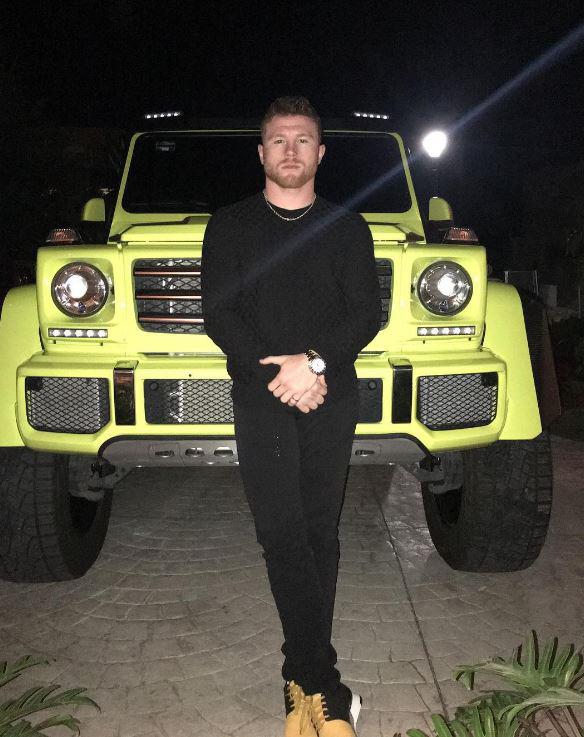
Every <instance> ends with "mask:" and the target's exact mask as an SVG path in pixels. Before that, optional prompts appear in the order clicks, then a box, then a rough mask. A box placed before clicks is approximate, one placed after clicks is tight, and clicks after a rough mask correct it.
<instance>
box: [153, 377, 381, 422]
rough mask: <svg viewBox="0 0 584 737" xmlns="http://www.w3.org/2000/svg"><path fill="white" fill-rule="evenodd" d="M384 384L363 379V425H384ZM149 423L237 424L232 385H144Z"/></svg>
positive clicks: (184, 382)
mask: <svg viewBox="0 0 584 737" xmlns="http://www.w3.org/2000/svg"><path fill="white" fill-rule="evenodd" d="M382 391H383V382H382V380H381V379H359V422H380V421H381V403H382ZM144 405H145V407H146V422H148V423H149V424H151V425H183V424H189V425H197V424H211V425H212V424H227V425H230V424H232V423H233V405H232V402H231V381H228V380H225V379H148V380H146V381H145V382H144Z"/></svg>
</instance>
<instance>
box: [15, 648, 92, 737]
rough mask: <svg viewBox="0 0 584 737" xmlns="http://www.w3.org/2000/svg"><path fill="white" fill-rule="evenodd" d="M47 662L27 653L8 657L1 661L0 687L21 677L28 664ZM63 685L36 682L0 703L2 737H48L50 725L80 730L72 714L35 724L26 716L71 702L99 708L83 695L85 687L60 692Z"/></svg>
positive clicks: (73, 730)
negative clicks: (15, 660) (18, 658)
mask: <svg viewBox="0 0 584 737" xmlns="http://www.w3.org/2000/svg"><path fill="white" fill-rule="evenodd" d="M47 664H48V661H47V660H37V659H35V658H33V657H32V656H30V655H26V656H25V657H23V658H21V659H20V660H18V661H17V662H16V663H12V664H11V663H8V662H6V661H4V662H0V688H2V686H6V684H7V683H10V682H11V681H13V680H15V679H16V678H18V677H19V676H20V675H21V674H22V672H23V671H24V670H26V669H27V668H32V667H34V666H35V665H47ZM60 688H61V687H60V686H57V685H52V686H37V687H34V688H29V689H28V690H27V691H24V693H22V694H21V695H20V696H18V697H17V698H14V699H9V700H8V701H5V702H4V703H0V737H32V736H33V735H35V736H36V737H38V735H45V737H49V735H47V733H46V732H45V731H44V730H45V729H50V728H51V727H66V728H68V729H70V730H71V732H73V733H74V734H77V735H78V734H80V732H79V720H78V719H76V718H75V717H74V716H72V715H71V714H57V715H54V716H50V717H48V718H47V719H45V720H43V721H42V722H39V723H38V724H32V723H31V722H29V721H28V720H27V719H25V717H28V716H30V715H31V714H36V713H38V712H40V711H45V710H46V709H53V708H55V707H59V706H66V705H70V704H73V705H75V706H81V705H86V706H94V707H95V708H96V709H98V710H99V706H98V705H97V704H96V703H95V701H93V700H92V699H90V698H89V697H88V696H84V695H83V693H84V691H86V689H84V688H72V689H69V690H67V691H60V692H59V689H60Z"/></svg>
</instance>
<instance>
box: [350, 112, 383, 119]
mask: <svg viewBox="0 0 584 737" xmlns="http://www.w3.org/2000/svg"><path fill="white" fill-rule="evenodd" d="M353 116H354V117H355V118H375V119H377V120H389V115H387V114H386V113H362V112H354V113H353Z"/></svg>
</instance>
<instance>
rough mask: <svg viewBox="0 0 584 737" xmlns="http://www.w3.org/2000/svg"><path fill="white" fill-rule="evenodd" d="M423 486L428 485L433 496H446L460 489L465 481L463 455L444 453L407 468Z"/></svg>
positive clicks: (429, 456) (428, 457) (431, 456)
mask: <svg viewBox="0 0 584 737" xmlns="http://www.w3.org/2000/svg"><path fill="white" fill-rule="evenodd" d="M405 469H406V471H408V472H409V473H411V474H412V476H414V477H415V478H416V479H417V480H418V481H419V482H420V483H421V484H428V489H429V491H431V492H432V493H433V494H445V493H446V492H447V491H452V490H453V489H459V488H460V487H461V486H462V484H463V481H464V466H463V463H462V453H456V452H452V453H444V454H443V455H442V456H434V455H428V456H426V457H425V458H422V460H421V461H418V463H413V464H411V465H409V466H406V467H405Z"/></svg>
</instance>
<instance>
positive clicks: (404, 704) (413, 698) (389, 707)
mask: <svg viewBox="0 0 584 737" xmlns="http://www.w3.org/2000/svg"><path fill="white" fill-rule="evenodd" d="M371 708H372V709H377V710H379V711H391V712H396V711H409V712H414V713H417V712H424V711H426V709H427V707H426V705H425V704H424V702H423V701H422V699H421V697H420V695H419V693H418V692H417V691H416V688H415V687H414V686H411V685H401V684H396V685H394V684H391V685H389V684H373V685H372V686H371Z"/></svg>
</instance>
